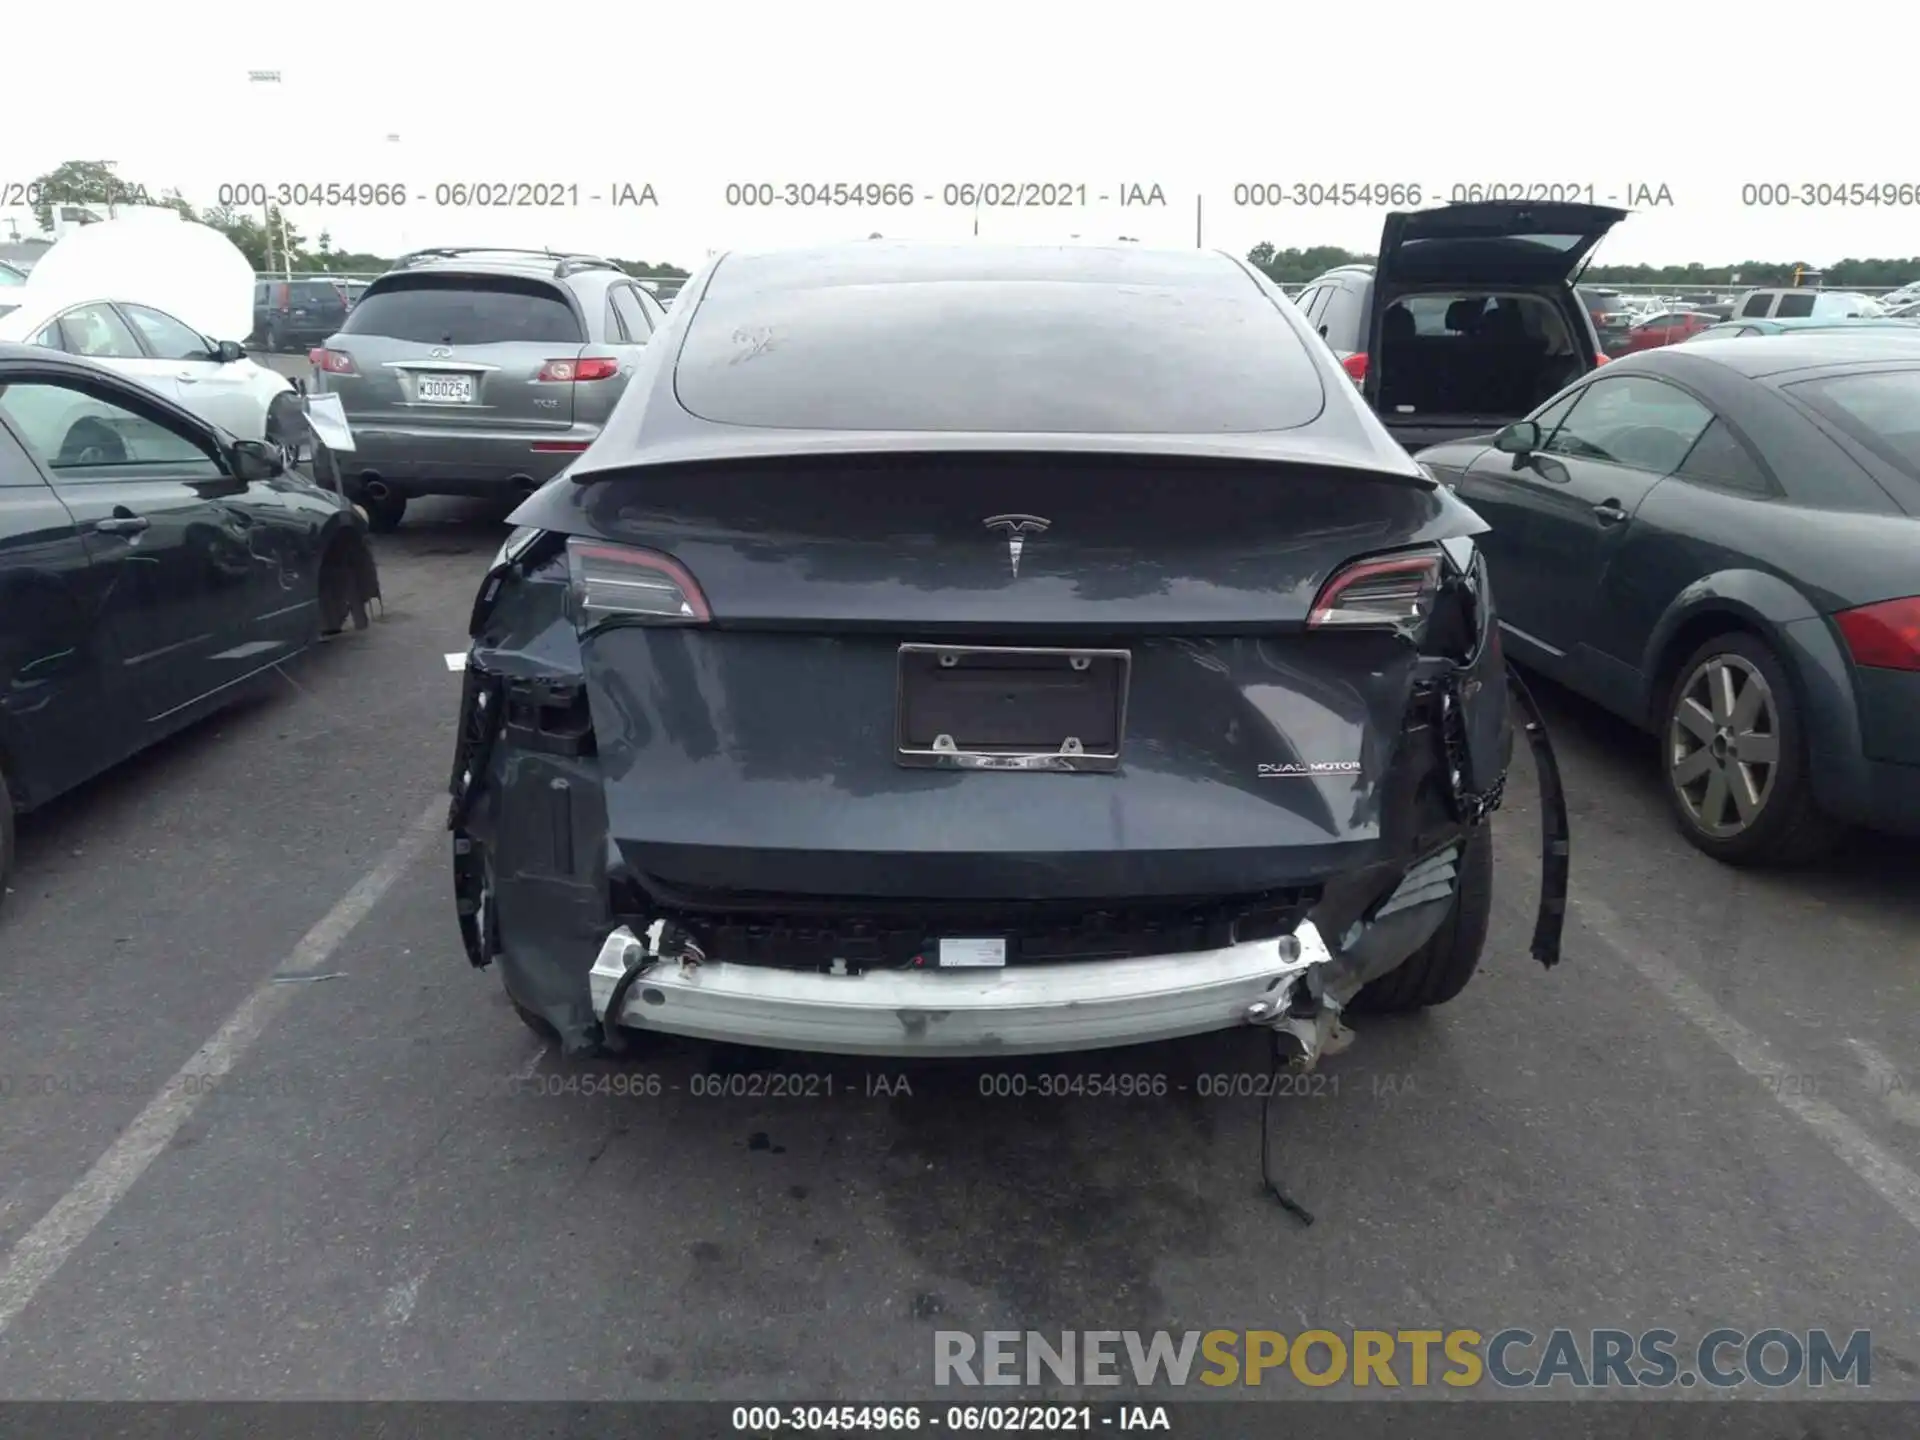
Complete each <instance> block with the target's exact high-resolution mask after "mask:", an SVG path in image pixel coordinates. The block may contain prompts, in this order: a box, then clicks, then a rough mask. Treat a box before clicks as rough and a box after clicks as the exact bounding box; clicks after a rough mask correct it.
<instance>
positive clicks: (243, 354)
mask: <svg viewBox="0 0 1920 1440" xmlns="http://www.w3.org/2000/svg"><path fill="white" fill-rule="evenodd" d="M213 358H214V359H215V360H218V361H219V362H220V363H221V364H222V365H231V364H232V363H233V362H234V361H236V360H244V359H246V358H247V347H246V346H244V345H242V344H241V343H240V342H239V341H237V340H222V341H221V342H220V343H219V344H218V345H216V346H214V347H213Z"/></svg>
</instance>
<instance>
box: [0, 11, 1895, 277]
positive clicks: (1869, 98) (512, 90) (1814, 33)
mask: <svg viewBox="0 0 1920 1440" xmlns="http://www.w3.org/2000/svg"><path fill="white" fill-rule="evenodd" d="M15 8H17V9H18V10H19V12H20V13H18V14H10V15H9V16H8V20H7V22H6V27H5V28H6V31H7V32H8V36H9V42H10V43H8V45H7V47H6V48H7V49H8V50H9V51H12V52H14V53H15V54H16V57H25V56H35V57H41V58H42V59H47V57H56V56H64V57H66V58H65V59H62V60H60V61H58V63H55V62H53V61H52V60H50V59H48V61H47V63H39V61H38V60H36V62H35V63H31V64H28V63H20V64H13V65H9V66H8V67H7V71H8V76H7V83H6V95H7V112H8V118H7V120H6V122H5V125H4V132H3V133H4V142H3V143H0V199H4V198H5V196H4V187H5V186H6V184H7V183H8V182H9V181H13V182H22V181H26V180H29V179H31V178H32V177H33V176H34V175H36V174H39V173H41V172H42V171H44V170H46V169H48V168H50V167H51V166H53V165H55V164H57V163H59V162H60V161H63V160H68V159H76V158H89V159H91V158H105V159H112V160H115V161H117V162H119V169H120V173H121V174H122V175H123V176H124V177H126V178H127V179H129V180H137V181H140V182H143V183H145V184H147V185H150V186H154V187H161V186H168V185H175V186H178V187H180V188H181V189H182V190H184V191H185V192H186V193H187V194H188V196H189V197H190V198H192V199H193V200H194V201H196V203H202V204H205V203H212V202H213V201H214V200H215V199H216V198H217V192H218V190H219V188H220V186H221V185H222V184H223V183H225V184H231V183H237V182H246V181H286V182H289V183H296V184H299V183H306V184H314V183H318V184H327V183H333V182H389V181H395V182H403V183H404V184H405V185H406V187H407V188H408V190H409V191H410V192H411V193H412V195H413V197H414V198H413V199H412V200H411V201H410V202H409V203H408V204H407V205H406V206H405V208H404V209H398V210H395V209H386V210H369V209H335V210H332V211H320V210H311V209H309V210H304V211H300V210H296V211H292V212H290V215H291V218H292V219H293V220H294V223H295V224H297V225H298V226H299V227H300V228H301V229H302V230H304V231H305V233H306V234H307V235H308V236H309V237H310V238H311V237H313V236H315V235H317V234H318V233H319V232H320V231H322V230H326V231H328V232H330V233H331V234H332V236H333V238H334V240H335V243H336V246H337V247H340V248H348V249H359V250H373V251H376V252H392V251H394V250H397V249H399V248H402V247H406V246H422V245H432V244H455V243H471V242H484V243H496V244H524V245H541V244H545V245H552V246H556V247H559V246H573V247H578V248H583V249H590V250H599V251H604V252H608V253H612V254H617V255H620V256H622V257H625V258H631V259H646V260H655V261H658V260H668V261H672V262H674V263H677V264H681V265H689V266H690V265H692V264H694V263H696V262H697V261H699V260H700V259H702V258H704V257H705V255H706V254H707V253H708V252H709V251H710V250H714V249H724V248H730V247H736V246H761V245H782V244H792V243H801V242H805V241H808V240H812V239H824V238H841V237H852V236H864V235H867V234H869V233H872V232H874V231H878V232H880V233H882V234H885V235H888V236H902V237H905V236H951V237H959V236H964V235H967V234H969V233H971V232H972V228H973V225H974V219H975V216H974V212H973V211H972V210H971V209H967V208H947V207H944V206H943V205H941V204H940V203H939V202H940V200H941V198H942V196H941V192H942V189H943V187H944V186H945V185H948V184H960V183H964V182H973V181H989V182H993V181H1013V182H1024V181H1038V182H1055V183H1061V182H1064V183H1066V184H1070V185H1080V184H1084V185H1085V186H1086V189H1087V192H1088V197H1089V201H1090V202H1091V203H1090V204H1089V205H1088V206H1087V208H1085V209H1078V208H1075V209H1066V210H1061V209H1040V210H1009V209H988V210H984V211H982V212H981V214H980V217H979V223H980V233H981V234H982V235H983V236H984V237H987V238H1003V239H1046V238H1053V237H1064V236H1067V235H1070V234H1075V233H1078V234H1080V235H1083V236H1086V237H1089V238H1100V239H1111V238H1114V237H1117V236H1121V235H1126V236H1133V237H1137V238H1138V239H1140V240H1141V241H1142V242H1144V243H1148V244H1155V243H1158V244H1168V245H1180V246H1190V245H1192V244H1194V243H1195V200H1196V197H1203V198H1204V203H1205V220H1204V231H1203V239H1204V242H1205V243H1206V244H1207V245H1208V246H1210V247H1219V248H1225V249H1231V250H1236V251H1244V250H1246V249H1247V248H1248V247H1249V246H1251V245H1253V244H1254V243H1256V242H1257V241H1260V240H1269V241H1272V242H1273V243H1274V244H1275V245H1277V246H1280V247H1283V248H1284V247H1286V246H1290V245H1300V246H1305V245H1313V244H1338V245H1345V246H1348V247H1350V248H1353V249H1361V250H1369V249H1372V248H1373V246H1374V244H1375V243H1376V242H1377V240H1378V237H1379V229H1380V216H1381V211H1380V210H1379V209H1377V208H1374V209H1346V208H1341V207H1338V206H1322V207H1320V208H1304V209H1303V208H1299V207H1296V206H1292V205H1288V206H1285V207H1283V208H1280V209H1277V210H1266V209H1249V208H1236V206H1235V205H1234V203H1233V200H1234V187H1235V186H1236V184H1239V183H1244V182H1261V181H1270V182H1279V183H1280V184H1282V185H1291V184H1293V183H1307V184H1329V183H1332V184H1339V183H1343V182H1353V183H1356V184H1364V183H1367V182H1409V183H1415V184H1419V185H1421V186H1422V187H1423V189H1424V191H1425V194H1426V198H1427V200H1428V202H1429V203H1431V202H1432V201H1434V200H1436V199H1438V200H1445V199H1447V198H1448V196H1449V193H1450V191H1451V187H1452V186H1454V185H1456V184H1459V185H1464V184H1469V183H1472V182H1487V181H1494V182H1510V183H1511V182H1550V183H1556V184H1561V185H1577V186H1582V187H1584V186H1587V185H1591V186H1592V187H1593V190H1594V197H1593V198H1595V199H1597V200H1599V201H1601V202H1602V203H1605V202H1607V201H1608V199H1609V198H1610V197H1612V198H1614V199H1616V200H1617V201H1618V202H1619V203H1623V204H1625V203H1629V194H1630V187H1632V188H1634V189H1637V188H1638V187H1642V186H1644V187H1647V188H1648V189H1650V190H1656V191H1657V190H1658V189H1659V188H1660V187H1661V186H1665V187H1666V188H1667V190H1668V191H1669V192H1670V194H1671V196H1672V201H1673V203H1672V204H1671V205H1670V206H1660V207H1657V208H1652V209H1642V210H1641V211H1640V213H1637V214H1635V215H1634V217H1633V218H1632V219H1631V220H1629V221H1628V222H1626V223H1625V224H1624V225H1622V226H1621V227H1619V228H1618V229H1617V230H1616V231H1615V232H1614V234H1613V236H1612V238H1611V239H1610V240H1609V241H1608V242H1607V244H1606V245H1605V246H1604V247H1603V248H1602V250H1601V252H1600V254H1599V256H1598V257H1597V258H1598V259H1599V260H1600V261H1601V262H1602V263H1606V262H1613V263H1622V264H1626V263H1635V262H1649V263H1667V262H1677V261H1686V260H1700V261H1704V262H1707V263H1725V262H1728V261H1735V260H1741V259H1789V258H1800V259H1806V260H1810V261H1813V262H1816V263H1827V262H1831V261H1833V260H1837V259H1840V258H1842V257H1844V256H1879V255H1901V256H1906V255H1915V254H1920V203H1915V204H1912V205H1910V206H1908V207H1907V208H1904V209H1902V208H1899V207H1897V206H1881V207H1877V208H1860V207H1829V208H1824V209H1810V208H1802V207H1799V206H1794V207H1788V208H1747V207H1744V206H1743V205H1742V186H1743V185H1746V184H1758V183H1773V182H1784V183H1786V184H1787V185H1793V184H1797V183H1801V182H1806V183H1812V184H1827V185H1832V184H1835V183H1842V184H1844V183H1847V182H1859V183H1862V184H1874V183H1876V182H1877V183H1879V184H1881V185H1883V186H1886V185H1889V184H1892V185H1898V184H1902V183H1904V184H1905V185H1907V187H1908V189H1909V198H1910V199H1911V198H1913V197H1912V193H1911V192H1912V191H1913V190H1914V189H1915V188H1916V187H1920V152H1917V151H1916V148H1915V146H1914V144H1913V142H1912V134H1913V127H1912V123H1911V113H1910V111H1911V104H1912V99H1911V96H1910V95H1909V94H1908V93H1907V89H1906V83H1905V75H1904V71H1903V70H1897V71H1896V70H1891V69H1889V70H1883V69H1882V68H1881V61H1880V59H1879V58H1877V57H1886V64H1887V65H1889V66H1900V67H1903V66H1904V65H1905V63H1906V60H1905V57H1907V56H1909V55H1911V54H1912V53H1913V51H1912V47H1911V42H1912V41H1913V40H1914V39H1915V38H1916V37H1917V36H1920V13H1917V12H1915V10H1914V9H1913V8H1912V7H1910V6H1902V5H1875V6H1871V7H1870V6H1868V5H1867V4H1865V3H1862V0H1828V3H1825V4H1822V5H1820V6H1818V7H1812V8H1802V9H1800V10H1798V11H1777V12H1768V11H1766V10H1764V9H1760V8H1756V7H1754V6H1752V5H1739V6H1736V5H1732V4H1725V3H1720V0H1695V3H1692V4H1689V5H1686V6H1679V5H1674V4H1671V3H1669V4H1661V5H1654V4H1643V3H1638V0H1633V3H1601V4H1598V5H1588V6H1580V7H1567V6H1550V5H1542V4H1540V3H1538V0H1535V3H1531V4H1523V3H1507V0H1461V3H1455V4H1448V5H1422V6H1418V7H1413V6H1408V7H1400V6H1394V5H1376V6H1374V7H1372V8H1371V9H1369V10H1368V11H1366V12H1353V11H1341V10H1337V9H1333V8H1327V9H1325V10H1324V11H1318V12H1316V11H1314V10H1312V9H1306V10H1300V9H1296V8H1294V7H1282V6H1273V5H1253V4H1244V3H1243V4H1217V3H1212V0H1188V3H1185V4H1181V5H1177V6H1147V5H1140V6H1127V5H1115V4H1104V5H1093V4H1085V3H1079V0H1021V3H1017V4H1015V3H1003V0H969V3H967V4H965V5H955V6H946V5H943V6H939V7H933V6H926V5H918V4H911V3H906V0H893V3H891V4H875V3H867V0H814V3H812V4H807V5H792V4H764V3H757V0H695V3H693V4H690V5H688V6H685V7H682V8H680V9H677V10H670V9H667V8H665V7H659V6H645V7H640V6H634V7H625V6H619V5H604V6H602V5H593V6H578V5H545V6H542V5H512V6H506V5H501V6H493V5H488V4H484V3H481V4H476V5H474V6H471V7H466V8H461V7H452V8H449V7H448V6H447V5H445V4H434V5H421V6H407V5H396V4H391V3H382V4H378V5H374V4H365V3H357V0H329V3H328V4H327V5H325V6H324V7H320V8H317V9H310V8H307V7H301V6H297V5H259V4H245V5H242V4H236V3H231V0H200V3H197V4H194V5H191V6H185V5H181V4H177V3H176V4H160V5H152V4H135V3H129V0H115V3H96V4H91V5H77V4H67V5H61V4H45V3H36V4H31V5H25V4H23V5H21V6H18V7H15ZM1316 13H1322V14H1325V15H1327V16H1329V17H1332V16H1335V15H1339V16H1342V17H1343V18H1342V23H1341V24H1340V25H1338V26H1337V27H1336V26H1331V25H1329V26H1325V27H1320V26H1315V25H1314V24H1312V23H1311V20H1310V19H1308V20H1307V21H1306V22H1305V23H1303V22H1302V20H1300V19H1297V18H1295V17H1300V16H1306V17H1311V16H1312V15H1314V14H1316ZM1362 13H1364V14H1366V15H1371V16H1376V17H1377V18H1378V24H1377V25H1375V24H1370V23H1363V24H1359V25H1355V24H1351V23H1349V22H1351V21H1352V20H1354V19H1356V18H1359V17H1360V15H1361V14H1362ZM188 16H190V17H191V24H188V23H185V22H184V19H183V17H188ZM1161 17H1165V18H1164V19H1162V18H1161ZM1795 29H1801V30H1804V31H1805V34H1806V38H1804V39H1801V38H1798V37H1796V35H1794V34H1793V33H1790V32H1791V31H1793V30H1795ZM1351 47H1363V48H1351ZM1809 48H1810V49H1811V51H1812V52H1813V53H1812V54H1811V55H1810V54H1808V53H1807V52H1808V50H1809ZM1821 57H1824V58H1821ZM253 69H277V70H279V71H280V72H281V74H282V76H283V77H284V78H283V82H282V84H281V85H280V86H279V87H277V90H276V88H274V87H264V86H260V85H250V84H249V82H248V80H247V72H248V71H249V70H253ZM1369 76H1372V77H1374V78H1373V79H1372V80H1371V81H1370V80H1369V79H1368V77H1369ZM1749 78H1750V80H1751V83H1749ZM388 136H397V137H399V138H398V139H397V140H389V139H387V138H386V137H388ZM503 181H505V182H513V181H527V182H548V183H558V184H562V185H577V186H578V187H579V192H580V196H581V204H580V205H579V207H578V208H543V209H465V210H456V209H445V208H436V207H435V206H434V205H433V204H432V203H431V201H432V198H433V191H434V188H435V186H436V185H438V184H442V183H446V184H454V183H461V182H503ZM749 181H772V182H787V181H793V182H803V183H814V184H820V183H825V184H829V185H830V184H833V183H835V182H856V181H874V182H900V183H908V184H912V185H913V186H914V187H915V188H916V190H917V191H918V192H919V198H918V200H917V202H916V203H915V204H914V205H913V206H912V208H911V209H895V210H888V211H875V210H872V209H832V208H814V209H791V208H782V207H777V208H774V209H771V210H768V209H761V208H754V209H745V208H730V207H729V206H728V205H727V204H726V188H727V185H728V183H729V182H749ZM620 184H630V185H632V186H633V187H634V189H635V191H636V193H637V192H638V191H639V189H640V187H641V186H642V185H644V184H651V185H652V186H653V189H654V192H655V194H656V195H657V197H658V202H659V203H658V205H657V206H646V207H642V208H613V207H612V206H610V205H609V204H608V203H607V201H606V199H605V198H603V199H602V200H601V201H600V202H598V203H595V202H594V201H593V200H591V199H590V198H589V197H590V196H594V195H599V196H602V197H606V196H608V195H609V194H610V193H611V192H612V189H613V187H614V186H616V185H620ZM1132 185H1138V186H1140V187H1142V189H1143V190H1150V189H1151V187H1153V186H1156V185H1157V186H1159V187H1160V190H1161V192H1162V194H1163V195H1164V196H1165V199H1166V203H1165V204H1164V205H1155V206H1147V207H1128V208H1125V209H1122V208H1119V207H1118V206H1117V204H1116V203H1115V201H1117V197H1118V195H1119V193H1120V191H1121V189H1122V187H1123V186H1132ZM1103 194H1104V195H1108V196H1110V197H1113V199H1110V200H1109V202H1108V203H1106V204H1104V205H1103V204H1100V203H1099V202H1098V199H1097V197H1098V196H1100V195H1103ZM423 200H424V202H425V203H422V202H423ZM15 213H16V214H17V215H18V212H15ZM18 218H21V219H22V220H24V219H25V216H24V215H18ZM0 234H4V230H3V229H0Z"/></svg>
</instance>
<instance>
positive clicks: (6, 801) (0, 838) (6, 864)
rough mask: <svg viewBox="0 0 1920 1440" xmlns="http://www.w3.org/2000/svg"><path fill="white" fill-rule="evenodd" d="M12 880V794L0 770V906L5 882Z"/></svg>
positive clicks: (3, 896)
mask: <svg viewBox="0 0 1920 1440" xmlns="http://www.w3.org/2000/svg"><path fill="white" fill-rule="evenodd" d="M12 878H13V792H12V791H11V790H9V789H7V776H6V772H5V771H3V770H0V905H5V904H6V903H7V882H8V881H9V880H11V879H12Z"/></svg>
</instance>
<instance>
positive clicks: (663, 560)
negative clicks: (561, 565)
mask: <svg viewBox="0 0 1920 1440" xmlns="http://www.w3.org/2000/svg"><path fill="white" fill-rule="evenodd" d="M567 567H568V570H569V571H570V573H571V575H572V577H573V596H574V608H575V613H576V615H577V617H578V619H579V623H580V628H581V629H582V630H586V629H589V628H591V627H592V626H595V625H598V624H600V623H602V622H603V621H607V620H629V621H633V622H635V623H637V624H643V625H704V624H706V623H707V621H709V620H711V619H712V618H713V614H712V612H711V611H710V610H708V609H707V597H706V596H705V595H703V594H702V593H701V592H700V583H699V581H697V580H695V579H694V578H693V576H692V575H691V574H689V573H688V571H687V568H686V567H685V566H684V565H682V564H681V563H680V562H679V561H678V560H675V559H674V558H673V557H672V556H671V555H664V554H662V553H661V552H660V551H658V550H643V549H641V548H640V547H639V546H637V545H609V544H606V543H604V542H602V541H598V540H581V539H578V538H575V539H572V540H569V541H567Z"/></svg>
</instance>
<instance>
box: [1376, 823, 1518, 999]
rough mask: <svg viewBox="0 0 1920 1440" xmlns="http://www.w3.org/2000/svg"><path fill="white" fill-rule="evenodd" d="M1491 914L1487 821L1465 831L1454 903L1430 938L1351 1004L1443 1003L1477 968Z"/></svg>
mask: <svg viewBox="0 0 1920 1440" xmlns="http://www.w3.org/2000/svg"><path fill="white" fill-rule="evenodd" d="M1492 915H1493V826H1492V825H1491V824H1489V823H1487V822H1486V821H1482V822H1481V823H1480V824H1478V825H1476V826H1474V827H1473V829H1472V830H1470V831H1469V832H1468V833H1467V849H1466V854H1465V856H1464V858H1463V859H1462V862H1461V866H1460V888H1459V889H1458V890H1457V891H1456V892H1455V893H1454V897H1453V908H1452V909H1451V910H1449V911H1448V912H1447V918H1446V919H1444V920H1442V921H1441V922H1440V928H1439V929H1438V930H1436V931H1434V932H1433V937H1432V938H1431V939H1430V940H1428V941H1427V943H1426V944H1424V945H1422V946H1421V947H1420V948H1419V949H1418V950H1416V951H1414V952H1413V954H1411V955H1409V956H1408V957H1407V958H1406V959H1405V960H1403V961H1401V962H1400V963H1399V964H1398V965H1397V966H1395V967H1394V968H1393V969H1391V970H1389V971H1388V972H1387V973H1386V974H1384V975H1382V976H1380V977H1379V978H1378V979H1377V980H1374V981H1372V982H1371V983H1369V984H1368V985H1367V986H1366V987H1365V988H1364V989H1362V990H1361V992H1360V993H1359V994H1358V995H1356V996H1354V997H1353V1004H1352V1005H1351V1006H1350V1007H1349V1008H1350V1009H1352V1010H1354V1011H1357V1012H1359V1013H1361V1014H1371V1015H1393V1014H1403V1013H1405V1012H1407V1011H1410V1010H1425V1009H1427V1008H1429V1007H1430V1006H1434V1005H1444V1004H1446V1003H1447V1001H1449V1000H1451V999H1453V997H1454V996H1456V995H1458V994H1459V993H1460V992H1461V991H1462V990H1464V989H1466V988H1467V982H1468V981H1469V980H1471V979H1472V978H1473V972H1474V971H1475V970H1478V969H1479V968H1480V952H1481V951H1482V950H1484V949H1485V948H1486V944H1487V923H1488V921H1489V920H1490V919H1491V917H1492Z"/></svg>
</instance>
